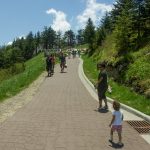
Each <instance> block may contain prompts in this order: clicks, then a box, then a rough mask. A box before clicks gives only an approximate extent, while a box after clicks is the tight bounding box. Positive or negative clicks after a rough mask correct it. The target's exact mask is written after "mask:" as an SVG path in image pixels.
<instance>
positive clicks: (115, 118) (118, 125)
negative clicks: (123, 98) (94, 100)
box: [109, 101, 123, 146]
mask: <svg viewBox="0 0 150 150" xmlns="http://www.w3.org/2000/svg"><path fill="white" fill-rule="evenodd" d="M113 108H114V111H113V113H112V120H111V122H110V124H109V126H110V127H111V130H110V142H113V133H114V131H117V133H118V138H119V142H118V145H120V146H123V144H122V135H121V134H122V121H123V113H122V112H121V111H120V103H119V102H116V101H114V102H113Z"/></svg>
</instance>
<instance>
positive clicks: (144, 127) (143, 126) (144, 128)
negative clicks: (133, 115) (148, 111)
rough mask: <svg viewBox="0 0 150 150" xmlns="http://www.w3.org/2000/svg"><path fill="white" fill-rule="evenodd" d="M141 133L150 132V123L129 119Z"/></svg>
mask: <svg viewBox="0 0 150 150" xmlns="http://www.w3.org/2000/svg"><path fill="white" fill-rule="evenodd" d="M127 123H129V124H130V125H131V126H132V127H133V128H134V129H135V130H136V131H138V132H139V133H140V134H143V133H150V123H149V122H147V121H127Z"/></svg>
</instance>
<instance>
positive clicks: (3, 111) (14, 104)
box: [0, 72, 46, 123]
mask: <svg viewBox="0 0 150 150" xmlns="http://www.w3.org/2000/svg"><path fill="white" fill-rule="evenodd" d="M45 76H46V72H44V73H42V74H41V75H40V76H39V77H38V79H37V80H35V81H34V82H33V83H31V84H30V85H29V87H28V88H26V89H25V90H23V91H21V92H20V93H19V94H17V95H16V96H13V97H11V98H9V99H6V100H5V101H4V102H2V103H0V123H1V122H3V121H5V120H6V119H7V118H8V117H10V116H12V115H13V114H14V113H15V112H16V111H17V110H18V109H19V108H21V107H23V106H24V105H25V104H27V103H28V102H30V101H31V100H32V98H33V96H34V95H35V93H36V92H37V90H38V89H39V87H40V85H41V84H42V82H43V81H44V80H45Z"/></svg>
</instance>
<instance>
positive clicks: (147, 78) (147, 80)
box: [92, 35, 150, 98]
mask: <svg viewBox="0 0 150 150" xmlns="http://www.w3.org/2000/svg"><path fill="white" fill-rule="evenodd" d="M113 39H114V38H113V35H109V36H107V37H106V39H105V41H104V42H103V44H102V46H100V47H98V49H97V50H96V51H95V53H94V54H93V56H92V58H93V59H94V60H95V61H96V62H99V61H100V62H104V61H105V62H107V64H108V67H109V69H108V72H109V76H110V77H112V78H113V80H115V81H117V82H119V83H123V84H124V85H126V86H129V87H131V90H134V91H136V92H138V93H140V94H144V95H145V96H146V97H148V98H150V42H147V43H146V44H145V45H144V46H143V47H142V48H140V49H137V50H136V51H131V52H130V53H128V54H127V55H121V56H119V55H118V54H117V51H116V49H115V44H114V43H115V42H114V41H113Z"/></svg>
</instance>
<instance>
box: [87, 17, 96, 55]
mask: <svg viewBox="0 0 150 150" xmlns="http://www.w3.org/2000/svg"><path fill="white" fill-rule="evenodd" d="M84 39H85V42H86V43H88V44H89V55H92V54H93V53H94V48H93V44H94V40H95V27H94V25H93V22H92V20H91V18H89V19H88V21H87V24H86V27H85V30H84Z"/></svg>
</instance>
